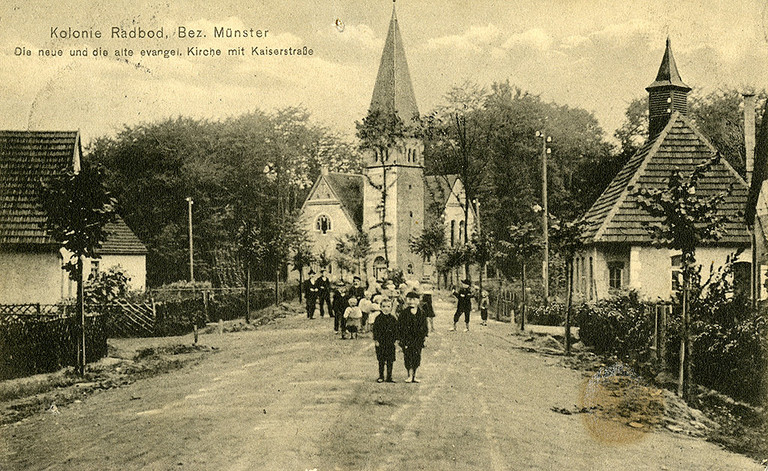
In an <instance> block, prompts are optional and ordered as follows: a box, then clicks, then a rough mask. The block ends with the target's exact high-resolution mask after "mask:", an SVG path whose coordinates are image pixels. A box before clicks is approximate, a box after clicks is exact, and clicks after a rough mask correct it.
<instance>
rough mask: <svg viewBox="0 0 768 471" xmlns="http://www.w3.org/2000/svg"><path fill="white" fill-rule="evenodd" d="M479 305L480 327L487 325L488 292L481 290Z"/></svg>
mask: <svg viewBox="0 0 768 471" xmlns="http://www.w3.org/2000/svg"><path fill="white" fill-rule="evenodd" d="M478 304H479V305H480V319H481V320H482V322H481V323H480V324H481V325H488V305H489V304H490V300H489V299H488V291H486V290H482V291H481V292H480V301H479V302H478Z"/></svg>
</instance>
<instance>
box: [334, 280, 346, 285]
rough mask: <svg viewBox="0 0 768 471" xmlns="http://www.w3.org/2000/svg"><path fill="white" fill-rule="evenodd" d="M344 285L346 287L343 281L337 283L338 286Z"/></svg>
mask: <svg viewBox="0 0 768 471" xmlns="http://www.w3.org/2000/svg"><path fill="white" fill-rule="evenodd" d="M344 285H345V283H344V281H343V280H339V281H337V282H336V286H344Z"/></svg>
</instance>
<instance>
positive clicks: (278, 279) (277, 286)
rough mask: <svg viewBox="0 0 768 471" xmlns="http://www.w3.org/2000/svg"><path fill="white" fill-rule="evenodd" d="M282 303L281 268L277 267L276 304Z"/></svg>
mask: <svg viewBox="0 0 768 471" xmlns="http://www.w3.org/2000/svg"><path fill="white" fill-rule="evenodd" d="M279 304H280V268H275V306H278V305H279Z"/></svg>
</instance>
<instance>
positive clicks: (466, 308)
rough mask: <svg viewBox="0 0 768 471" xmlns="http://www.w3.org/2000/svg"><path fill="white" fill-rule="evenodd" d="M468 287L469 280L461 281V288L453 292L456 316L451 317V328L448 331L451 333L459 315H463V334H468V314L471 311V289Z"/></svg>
mask: <svg viewBox="0 0 768 471" xmlns="http://www.w3.org/2000/svg"><path fill="white" fill-rule="evenodd" d="M469 286H470V281H469V280H461V288H460V289H459V290H458V291H457V290H455V289H454V290H453V295H454V296H455V297H456V299H457V300H458V303H457V304H456V314H454V315H453V327H451V328H450V329H449V330H451V331H455V330H456V324H457V323H458V322H459V319H460V318H461V315H462V314H464V324H465V327H464V332H469V313H470V311H471V310H472V289H471V288H470V287H469Z"/></svg>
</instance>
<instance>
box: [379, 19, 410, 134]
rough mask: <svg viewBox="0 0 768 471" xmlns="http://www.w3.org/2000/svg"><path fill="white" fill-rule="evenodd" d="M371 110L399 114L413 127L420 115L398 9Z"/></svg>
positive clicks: (390, 31) (390, 29)
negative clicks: (398, 24) (401, 33)
mask: <svg viewBox="0 0 768 471" xmlns="http://www.w3.org/2000/svg"><path fill="white" fill-rule="evenodd" d="M371 110H378V111H381V112H382V113H384V114H387V115H388V114H391V113H397V115H398V116H399V117H400V119H401V120H402V121H403V123H405V124H410V123H411V120H413V118H414V117H415V116H418V115H419V108H418V107H417V106H416V95H414V93H413V84H412V83H411V75H410V73H409V72H408V62H406V60H405V49H404V48H403V39H402V37H401V36H400V28H398V26H397V16H396V15H395V10H394V6H393V9H392V19H391V20H390V22H389V32H388V33H387V40H386V42H385V43H384V50H383V51H382V53H381V63H380V64H379V73H378V75H377V76H376V85H374V87H373V97H372V98H371Z"/></svg>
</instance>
